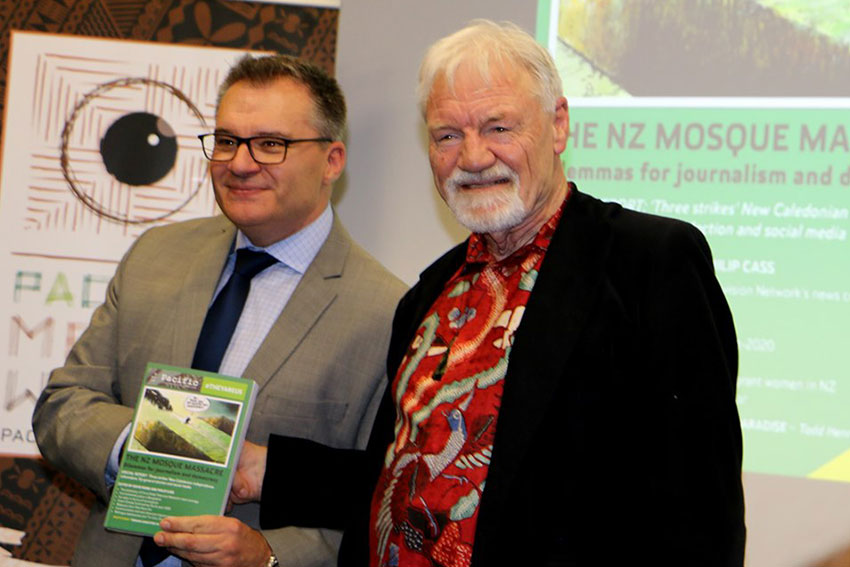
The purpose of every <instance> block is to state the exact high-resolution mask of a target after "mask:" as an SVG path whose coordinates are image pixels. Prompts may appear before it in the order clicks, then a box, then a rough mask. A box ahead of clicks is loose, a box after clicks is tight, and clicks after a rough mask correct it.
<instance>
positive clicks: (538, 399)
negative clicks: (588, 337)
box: [481, 188, 611, 524]
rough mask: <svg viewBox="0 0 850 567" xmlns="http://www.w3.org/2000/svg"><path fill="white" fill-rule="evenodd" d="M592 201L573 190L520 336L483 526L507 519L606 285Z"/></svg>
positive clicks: (603, 232)
mask: <svg viewBox="0 0 850 567" xmlns="http://www.w3.org/2000/svg"><path fill="white" fill-rule="evenodd" d="M594 202H595V200H594V199H593V198H592V197H588V196H586V195H582V194H581V193H578V191H576V190H575V188H573V194H572V195H571V197H570V200H569V201H568V202H567V205H566V207H565V209H564V213H563V216H562V217H561V221H560V224H559V225H558V228H557V230H556V232H555V235H554V236H553V239H552V242H551V244H550V247H549V249H548V251H547V253H546V258H545V259H544V260H543V265H542V266H541V268H540V274H539V275H538V278H537V282H536V283H535V285H534V289H533V291H532V293H531V297H530V298H529V301H528V304H527V305H526V312H525V314H524V316H523V319H522V323H521V324H520V328H519V329H518V330H517V333H516V335H515V337H514V346H513V350H512V351H511V355H510V359H509V362H508V371H507V376H506V378H505V389H504V393H503V398H502V405H501V408H500V410H499V420H498V424H497V426H496V437H495V441H494V451H493V458H492V461H491V464H490V471H489V473H488V476H487V488H488V491H487V493H488V495H489V496H490V498H484V499H483V500H482V508H481V518H482V520H483V518H484V517H486V516H488V515H489V514H494V515H498V514H501V513H503V511H501V510H500V506H501V500H502V498H501V496H502V495H505V494H508V493H509V491H510V488H509V486H510V484H511V482H512V480H513V478H514V476H515V475H516V472H517V470H518V469H519V467H520V466H521V465H522V463H523V460H524V457H525V451H526V450H527V447H528V446H529V442H530V440H531V438H532V437H533V436H534V435H538V434H539V432H538V429H539V426H540V422H541V420H542V419H543V416H544V415H545V414H546V412H547V411H548V409H549V405H550V404H551V403H553V401H557V400H558V397H557V396H555V390H556V389H557V387H558V386H559V383H560V382H561V381H562V380H565V379H569V378H568V377H569V361H570V358H571V352H572V350H573V349H574V348H575V346H576V344H577V342H578V340H579V337H580V335H581V333H582V330H583V328H584V326H585V324H586V321H587V318H588V317H589V316H590V312H591V309H592V308H593V306H594V299H595V297H596V295H597V293H598V290H599V289H600V287H601V286H602V285H603V277H604V270H603V267H604V265H605V263H606V262H607V259H608V254H609V250H610V241H611V235H610V230H609V228H608V225H607V224H606V223H605V222H604V221H603V220H602V219H599V218H597V217H598V208H597V207H595V206H594ZM481 523H482V524H483V523H486V522H483V521H482V522H481Z"/></svg>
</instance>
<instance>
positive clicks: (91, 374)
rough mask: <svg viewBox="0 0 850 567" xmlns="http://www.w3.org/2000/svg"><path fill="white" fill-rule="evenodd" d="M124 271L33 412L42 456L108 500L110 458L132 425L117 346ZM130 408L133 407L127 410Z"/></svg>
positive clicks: (113, 282)
mask: <svg viewBox="0 0 850 567" xmlns="http://www.w3.org/2000/svg"><path fill="white" fill-rule="evenodd" d="M122 267H123V261H122V265H119V267H118V270H117V272H116V274H115V276H114V277H113V278H112V281H111V282H110V284H109V286H108V289H107V293H106V300H105V302H104V303H103V304H102V305H100V306H99V307H98V308H97V309H96V310H95V311H94V314H93V315H92V319H91V322H90V324H89V327H88V329H86V331H85V332H84V333H83V335H82V336H81V337H80V339H79V340H78V341H77V343H76V344H75V345H74V347H73V348H72V349H71V352H70V354H69V355H68V358H67V360H66V361H65V365H64V366H62V367H61V368H57V369H56V370H54V371H53V372H52V373H51V374H50V379H49V380H48V383H47V386H46V387H45V388H44V390H43V391H42V393H41V395H40V397H39V399H38V401H37V402H36V405H35V410H34V412H33V431H34V432H35V436H36V442H37V443H38V447H39V449H40V450H41V453H42V455H43V456H44V457H45V458H46V459H47V460H48V461H50V462H51V463H52V464H54V465H55V466H57V467H58V468H60V469H61V470H63V471H65V472H67V473H68V474H69V475H71V476H72V477H74V478H76V479H77V480H79V481H80V482H81V483H82V484H83V485H85V486H86V487H87V488H89V489H90V490H92V491H93V492H94V493H95V494H96V495H97V496H98V498H100V499H101V500H102V501H104V502H106V501H107V500H108V488H107V486H106V483H105V479H104V474H105V470H106V463H107V460H108V458H109V454H110V452H111V451H112V448H113V446H114V444H115V442H116V440H117V439H118V436H119V434H120V433H121V431H122V430H123V429H124V427H125V426H126V425H127V424H128V423H130V421H131V420H132V417H133V410H132V408H131V407H130V404H132V403H134V402H135V399H132V400H122V399H121V398H120V391H121V390H120V387H119V384H118V368H117V367H118V364H117V356H116V352H117V340H118V305H119V298H120V294H121V293H120V290H121V275H122ZM125 404H127V405H125Z"/></svg>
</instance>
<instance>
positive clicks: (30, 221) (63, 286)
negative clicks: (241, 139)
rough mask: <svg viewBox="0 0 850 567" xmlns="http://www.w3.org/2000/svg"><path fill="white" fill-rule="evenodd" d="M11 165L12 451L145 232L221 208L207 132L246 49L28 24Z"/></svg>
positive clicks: (15, 48) (5, 255)
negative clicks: (227, 78)
mask: <svg viewBox="0 0 850 567" xmlns="http://www.w3.org/2000/svg"><path fill="white" fill-rule="evenodd" d="M11 53H12V54H11V57H10V61H9V68H10V71H11V72H10V80H9V83H8V86H7V112H6V124H5V126H6V127H5V139H4V143H3V154H2V164H3V168H2V174H0V282H3V286H2V288H0V289H3V290H4V292H3V293H2V294H0V311H2V312H3V313H7V314H8V316H7V318H6V321H4V322H3V324H0V345H2V348H0V368H2V369H3V375H4V379H5V389H4V392H3V406H2V408H0V409H2V412H3V416H4V417H3V419H2V423H3V426H2V428H0V453H4V452H5V453H12V454H18V455H36V454H37V448H36V447H35V444H34V439H33V436H32V432H31V429H30V427H29V421H30V415H31V413H32V408H33V403H34V400H35V398H36V397H37V395H38V393H39V392H40V390H41V389H42V387H43V386H44V384H45V382H46V380H47V376H48V374H49V371H50V369H51V368H54V367H56V366H58V365H61V364H62V362H63V361H64V357H65V356H66V355H67V352H68V350H69V348H70V346H71V345H72V344H73V343H74V341H76V339H77V338H78V337H79V335H80V333H81V332H82V331H83V330H84V329H85V327H86V326H87V324H88V320H89V318H90V317H91V314H92V310H93V308H94V307H96V306H97V305H99V304H100V303H101V302H102V301H103V297H104V292H105V290H106V286H107V283H108V281H109V279H110V277H111V275H112V273H113V272H114V269H115V265H116V263H117V261H118V260H119V259H120V257H121V255H122V254H123V253H124V251H126V250H127V248H128V247H129V245H130V244H131V243H132V242H133V240H134V239H135V238H136V237H137V236H138V235H139V234H140V233H141V232H143V231H144V230H146V229H147V228H149V227H151V226H153V225H155V224H160V223H168V222H175V221H180V220H184V219H187V218H191V217H197V216H204V215H209V214H213V213H214V212H215V200H214V198H213V195H212V191H211V189H210V185H209V180H208V178H207V168H206V165H207V164H206V160H205V158H204V157H203V154H202V152H201V148H200V143H199V141H198V138H197V135H198V134H202V133H206V132H209V131H211V130H212V129H213V124H214V119H215V116H214V114H215V96H216V92H217V86H218V84H219V83H220V82H221V80H222V79H223V76H224V74H225V73H226V72H227V69H228V68H229V67H230V65H232V64H233V63H234V61H235V60H236V59H238V57H239V56H241V55H242V53H243V52H242V51H239V50H228V49H211V48H208V47H194V46H173V45H168V46H167V45H162V44H157V43H146V42H135V41H117V40H109V39H100V38H97V39H96V38H83V37H74V36H57V35H51V34H44V33H35V32H22V31H16V32H13V34H12V52H11Z"/></svg>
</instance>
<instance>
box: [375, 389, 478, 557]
mask: <svg viewBox="0 0 850 567" xmlns="http://www.w3.org/2000/svg"><path fill="white" fill-rule="evenodd" d="M470 398H471V396H470ZM470 398H468V399H467V400H466V403H468V401H469V399H470ZM446 421H447V423H448V426H449V436H448V438H447V439H446V442H445V443H444V445H443V447H442V449H441V450H440V451H439V452H437V453H430V454H424V455H423V454H422V453H421V452H420V451H419V450H418V449H416V446H415V445H413V444H409V445H407V446H406V447H405V448H403V449H402V451H401V453H400V454H399V455H398V457H397V458H396V460H395V464H394V465H393V468H392V471H391V477H390V480H389V482H388V483H387V486H386V488H385V489H384V494H383V496H382V498H381V506H380V509H379V511H378V522H377V523H378V549H379V550H381V551H380V553H381V555H383V549H384V547H385V546H386V541H387V537H388V536H389V532H390V530H391V529H392V528H393V526H394V525H400V524H403V523H404V520H405V518H393V517H392V502H393V500H394V499H395V498H397V497H401V498H406V496H405V495H400V494H397V493H396V487H397V486H398V484H399V481H401V480H402V479H406V480H407V481H408V482H409V483H410V490H411V495H412V494H415V493H416V492H417V490H416V487H417V485H422V484H425V483H428V482H431V481H433V480H434V479H435V478H437V477H438V476H440V474H442V472H443V471H444V470H445V469H446V467H448V466H449V465H450V464H451V463H452V462H453V461H454V460H455V459H456V458H457V456H458V455H459V454H460V452H461V450H462V449H463V446H464V444H465V443H466V438H467V430H466V423H465V421H464V418H463V412H462V411H461V410H460V409H459V408H453V409H452V410H451V411H449V412H448V413H447V414H446ZM422 465H424V469H425V470H424V471H423V470H422ZM423 472H426V473H427V480H425V479H422V478H420V476H419V475H420V474H422V473H423ZM423 504H425V503H424V502H423ZM425 509H426V510H427V504H425ZM430 520H431V522H434V526H433V527H434V529H435V530H436V522H435V521H434V520H433V518H431V519H430Z"/></svg>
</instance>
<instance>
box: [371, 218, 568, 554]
mask: <svg viewBox="0 0 850 567" xmlns="http://www.w3.org/2000/svg"><path fill="white" fill-rule="evenodd" d="M562 208H563V206H562ZM560 216H561V210H560V209H559V210H558V212H557V213H556V214H555V215H554V216H553V217H552V218H551V219H549V221H548V222H547V223H546V224H545V225H544V226H543V227H542V228H541V229H540V231H539V232H538V234H537V235H536V237H535V238H534V240H533V241H532V242H531V243H530V244H528V245H526V246H524V247H523V248H521V249H520V250H518V251H516V252H515V253H514V254H512V255H511V256H509V257H508V258H505V259H503V260H500V261H496V260H495V259H494V258H493V256H492V255H491V254H490V253H489V252H488V251H487V248H486V245H485V242H484V240H483V238H482V237H481V236H480V235H472V236H471V237H470V240H469V244H468V247H467V254H466V262H465V264H464V265H463V266H461V268H460V269H459V270H458V272H457V273H456V274H455V275H454V276H453V277H452V278H451V279H449V281H448V282H447V284H446V286H445V288H444V289H443V292H442V293H441V295H440V297H439V298H438V299H437V300H436V302H435V303H434V305H433V306H432V308H431V310H430V312H429V313H428V315H427V316H426V317H425V320H424V321H423V322H422V324H421V325H420V327H419V329H418V330H417V333H416V335H415V337H414V339H413V342H412V343H411V345H410V347H409V349H408V352H407V354H406V355H405V357H404V359H403V360H402V363H401V365H400V366H399V371H398V374H397V375H396V376H395V379H394V380H393V383H392V384H391V392H392V395H393V400H394V402H395V404H396V416H397V417H396V425H395V441H394V442H393V443H392V444H391V445H390V446H389V448H388V450H387V454H386V457H385V461H384V470H383V472H382V473H381V477H380V479H379V482H378V485H377V488H376V490H375V494H374V496H373V500H372V515H371V526H372V529H371V536H370V537H371V541H370V544H371V548H370V549H371V565H372V566H373V567H374V566H381V567H383V566H388V567H396V566H404V567H415V566H420V565H421V566H428V567H432V566H434V565H442V566H447V567H448V566H452V567H456V566H457V567H462V566H465V565H469V563H470V558H471V555H472V544H473V541H474V537H475V524H476V520H477V517H478V504H479V501H480V499H481V495H482V493H483V491H484V487H485V482H486V479H487V471H488V468H489V464H490V455H491V452H492V449H493V438H494V435H495V431H496V423H497V418H498V414H499V407H500V403H501V396H502V389H503V385H504V378H505V373H506V371H507V366H508V358H509V357H510V352H511V346H512V344H513V336H514V332H515V331H516V330H517V328H518V327H519V324H520V321H521V320H522V316H523V313H524V311H525V306H526V303H527V301H528V297H529V295H530V293H531V290H532V287H533V286H534V282H535V280H536V278H537V273H538V270H539V269H540V264H541V262H542V261H543V257H544V254H545V252H546V249H547V248H548V246H549V241H550V240H551V238H552V234H553V233H554V230H555V227H556V226H557V223H558V220H559V219H560Z"/></svg>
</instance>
